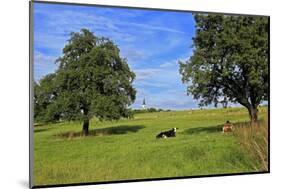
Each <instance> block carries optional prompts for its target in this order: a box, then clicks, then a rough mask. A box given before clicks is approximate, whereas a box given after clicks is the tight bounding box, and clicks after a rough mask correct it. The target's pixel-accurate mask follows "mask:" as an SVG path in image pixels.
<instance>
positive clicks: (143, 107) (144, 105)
mask: <svg viewBox="0 0 281 189" xmlns="http://www.w3.org/2000/svg"><path fill="white" fill-rule="evenodd" d="M142 109H146V104H145V98H144V99H143V101H142Z"/></svg>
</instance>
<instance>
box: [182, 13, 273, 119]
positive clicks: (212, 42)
mask: <svg viewBox="0 0 281 189" xmlns="http://www.w3.org/2000/svg"><path fill="white" fill-rule="evenodd" d="M194 18H195V21H196V26H195V27H196V34H195V37H194V38H193V55H192V56H191V57H190V58H189V60H187V61H186V62H181V61H180V62H179V64H180V70H179V71H180V74H181V75H182V81H183V82H184V83H186V84H187V93H188V94H191V95H193V96H194V98H195V99H198V100H199V101H200V103H199V105H200V106H204V105H208V104H211V103H216V102H218V101H219V100H220V99H223V98H227V99H228V101H230V102H235V103H240V104H241V105H243V106H245V107H246V108H247V109H248V112H249V115H250V119H251V122H256V121H257V119H258V109H257V107H258V105H259V104H260V103H261V102H263V101H266V100H268V87H269V84H268V83H269V70H268V68H269V62H268V61H269V57H268V55H269V47H268V29H269V22H268V18H267V17H258V16H230V15H215V14H211V15H208V14H195V15H194Z"/></svg>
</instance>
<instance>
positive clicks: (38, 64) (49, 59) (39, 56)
mask: <svg viewBox="0 0 281 189" xmlns="http://www.w3.org/2000/svg"><path fill="white" fill-rule="evenodd" d="M57 58H58V57H55V56H50V55H46V54H44V53H41V52H39V51H35V53H34V65H33V66H34V76H35V80H36V81H38V80H39V79H40V78H41V77H42V76H43V75H46V74H48V73H52V72H54V71H55V70H56V69H57V65H56V64H55V60H56V59H57Z"/></svg>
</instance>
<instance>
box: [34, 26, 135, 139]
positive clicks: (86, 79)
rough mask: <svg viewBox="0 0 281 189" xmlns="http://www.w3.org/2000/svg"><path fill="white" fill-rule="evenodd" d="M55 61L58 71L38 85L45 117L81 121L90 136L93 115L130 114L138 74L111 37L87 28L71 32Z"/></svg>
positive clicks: (111, 117) (114, 117)
mask: <svg viewBox="0 0 281 189" xmlns="http://www.w3.org/2000/svg"><path fill="white" fill-rule="evenodd" d="M56 62H57V63H58V64H59V65H58V69H57V70H56V72H55V73H52V74H50V75H47V76H45V77H44V78H43V79H42V80H41V81H40V82H39V84H38V86H36V88H35V94H36V98H37V101H36V102H37V103H38V105H40V106H38V107H41V109H43V110H42V112H41V114H42V115H44V116H42V117H44V119H45V120H47V121H55V120H59V119H62V120H81V121H83V129H82V132H83V135H88V133H89V120H90V119H91V118H92V117H93V116H95V117H97V118H99V119H101V120H117V119H120V118H121V117H128V116H130V115H131V111H130V109H128V106H129V105H130V104H132V103H133V102H134V100H135V95H136V91H135V89H134V88H133V86H132V82H133V80H134V78H135V74H134V73H133V72H132V71H130V69H129V66H128V64H127V61H126V59H124V58H121V57H120V52H119V49H118V47H117V46H116V45H115V44H114V43H113V42H112V41H111V40H109V39H106V38H100V37H97V36H95V35H94V34H93V33H91V32H90V31H88V30H86V29H82V30H81V32H78V33H72V34H71V37H70V39H69V40H68V43H67V44H66V46H65V47H64V49H63V56H61V57H60V58H58V59H57V61H56ZM47 84H49V85H47ZM37 88H38V89H37ZM36 89H37V90H38V92H37V93H36ZM40 95H41V97H40ZM36 102H35V104H36ZM43 102H44V103H43ZM38 115H40V113H38Z"/></svg>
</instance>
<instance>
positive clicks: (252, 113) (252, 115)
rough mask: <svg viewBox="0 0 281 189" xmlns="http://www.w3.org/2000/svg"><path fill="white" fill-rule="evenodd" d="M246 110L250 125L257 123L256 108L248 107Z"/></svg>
mask: <svg viewBox="0 0 281 189" xmlns="http://www.w3.org/2000/svg"><path fill="white" fill-rule="evenodd" d="M247 108H248V112H249V116H250V119H251V125H253V124H255V123H257V121H258V108H257V107H256V106H250V107H247Z"/></svg>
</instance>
